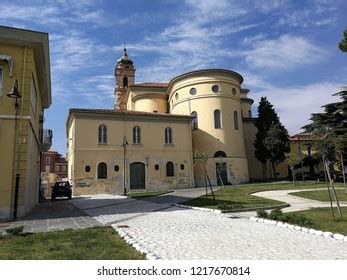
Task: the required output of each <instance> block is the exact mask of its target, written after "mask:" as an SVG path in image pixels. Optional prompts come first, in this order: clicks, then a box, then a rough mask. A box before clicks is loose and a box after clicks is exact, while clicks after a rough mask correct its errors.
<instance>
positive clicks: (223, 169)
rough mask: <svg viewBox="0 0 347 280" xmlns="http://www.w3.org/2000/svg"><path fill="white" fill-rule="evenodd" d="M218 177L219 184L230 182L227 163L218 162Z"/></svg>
mask: <svg viewBox="0 0 347 280" xmlns="http://www.w3.org/2000/svg"><path fill="white" fill-rule="evenodd" d="M216 177H217V185H218V186H221V185H227V184H228V174H227V164H226V163H225V162H223V163H219V162H217V163H216Z"/></svg>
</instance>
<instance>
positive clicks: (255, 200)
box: [184, 183, 342, 211]
mask: <svg viewBox="0 0 347 280" xmlns="http://www.w3.org/2000/svg"><path fill="white" fill-rule="evenodd" d="M340 185H341V186H342V184H336V187H339V186H340ZM322 187H325V184H324V183H297V184H296V185H293V184H292V183H272V184H248V185H239V186H229V187H224V188H222V189H220V190H218V191H215V197H216V200H215V201H214V200H213V199H212V195H211V194H209V195H208V196H207V198H206V197H205V195H204V196H201V197H198V198H195V199H192V200H189V201H187V202H185V203H184V204H186V205H190V206H197V207H207V208H212V209H221V210H222V211H240V210H242V211H246V210H253V209H258V208H275V207H279V206H283V205H284V203H283V202H281V201H277V200H270V199H266V198H261V197H257V196H253V195H250V194H251V193H254V192H260V191H270V190H292V189H311V188H312V189H315V188H322Z"/></svg>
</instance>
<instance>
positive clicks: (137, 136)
mask: <svg viewBox="0 0 347 280" xmlns="http://www.w3.org/2000/svg"><path fill="white" fill-rule="evenodd" d="M133 144H141V128H140V127H139V126H137V125H136V126H134V127H133Z"/></svg>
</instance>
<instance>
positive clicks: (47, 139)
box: [40, 129, 53, 152]
mask: <svg viewBox="0 0 347 280" xmlns="http://www.w3.org/2000/svg"><path fill="white" fill-rule="evenodd" d="M52 138H53V131H52V130H51V129H41V130H40V152H47V151H48V150H49V149H50V148H51V146H52Z"/></svg>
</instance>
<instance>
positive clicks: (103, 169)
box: [98, 162, 107, 179]
mask: <svg viewBox="0 0 347 280" xmlns="http://www.w3.org/2000/svg"><path fill="white" fill-rule="evenodd" d="M98 179H107V165H106V163H104V162H100V163H99V164H98Z"/></svg>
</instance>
